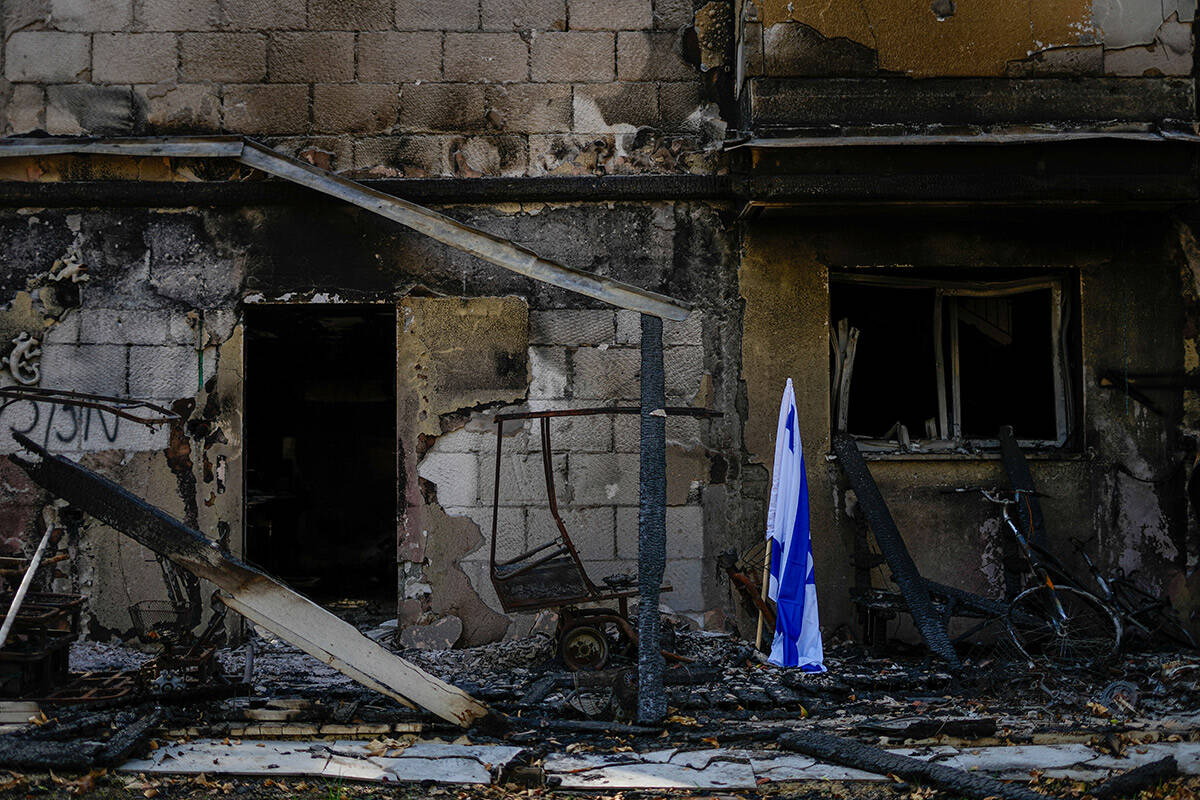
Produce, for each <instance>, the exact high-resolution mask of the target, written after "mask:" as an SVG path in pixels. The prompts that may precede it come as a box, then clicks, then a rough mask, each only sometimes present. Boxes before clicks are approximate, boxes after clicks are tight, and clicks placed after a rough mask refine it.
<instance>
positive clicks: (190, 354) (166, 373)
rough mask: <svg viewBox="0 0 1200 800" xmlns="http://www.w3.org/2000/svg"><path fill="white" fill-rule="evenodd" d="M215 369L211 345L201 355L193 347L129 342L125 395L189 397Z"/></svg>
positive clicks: (213, 373)
mask: <svg viewBox="0 0 1200 800" xmlns="http://www.w3.org/2000/svg"><path fill="white" fill-rule="evenodd" d="M88 346H89V345H80V347H88ZM90 346H93V347H102V346H103V345H90ZM201 361H203V364H202V363H201ZM201 368H203V374H201ZM216 371H217V351H216V348H213V347H209V348H206V349H205V350H204V351H203V354H201V353H200V352H198V351H197V350H196V349H195V348H192V347H185V346H181V345H175V346H169V345H163V346H150V345H136V344H135V345H131V346H130V348H129V396H130V397H138V398H158V399H165V398H178V397H191V396H193V395H194V394H196V392H197V391H199V390H200V388H201V387H202V385H203V382H204V381H207V380H208V379H209V378H211V377H212V376H213V375H215V374H216Z"/></svg>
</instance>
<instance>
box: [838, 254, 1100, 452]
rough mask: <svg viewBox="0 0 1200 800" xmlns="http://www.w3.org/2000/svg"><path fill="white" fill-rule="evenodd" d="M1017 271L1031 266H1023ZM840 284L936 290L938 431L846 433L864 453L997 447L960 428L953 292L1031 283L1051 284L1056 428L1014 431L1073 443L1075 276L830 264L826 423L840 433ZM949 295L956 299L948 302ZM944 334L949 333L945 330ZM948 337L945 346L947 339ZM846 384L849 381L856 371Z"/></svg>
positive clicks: (1058, 445)
mask: <svg viewBox="0 0 1200 800" xmlns="http://www.w3.org/2000/svg"><path fill="white" fill-rule="evenodd" d="M1021 271H1022V272H1030V271H1031V270H1028V269H1022V270H1021ZM837 284H843V285H858V286H864V285H865V286H877V287H893V288H896V289H902V290H904V289H907V290H926V291H932V292H933V294H934V303H933V308H932V309H931V311H932V316H933V340H934V353H933V356H932V357H933V359H934V366H935V376H936V377H935V381H936V383H937V386H936V389H937V401H938V402H937V416H936V417H935V424H936V425H937V428H938V430H937V433H938V437H937V438H933V439H931V438H928V437H920V438H917V437H913V438H911V439H910V440H908V441H901V440H900V438H899V437H898V436H897V438H895V439H883V438H879V437H870V436H866V435H863V434H855V433H851V435H852V436H854V437H855V438H856V440H858V442H859V448H860V449H861V450H863V452H864V453H875V454H879V455H887V454H901V455H905V456H932V457H937V456H946V455H952V454H955V453H962V452H963V451H964V450H965V451H967V452H974V453H979V452H996V451H998V450H999V448H1000V442H999V439H997V438H995V437H994V436H991V437H988V436H964V435H963V433H962V427H963V416H962V385H961V378H962V371H961V364H960V361H959V357H960V353H959V350H958V336H959V330H960V328H959V326H960V325H961V324H962V323H961V322H960V321H959V319H958V303H957V302H956V300H957V298H960V297H1011V296H1013V295H1018V294H1025V293H1029V292H1036V291H1048V292H1049V301H1048V302H1049V305H1050V309H1049V311H1050V319H1049V324H1050V338H1051V341H1050V362H1051V363H1050V367H1051V372H1052V379H1051V383H1052V388H1053V391H1054V410H1053V413H1054V427H1055V436H1054V437H1053V438H1050V439H1046V438H1040V439H1039V438H1028V437H1024V438H1022V437H1020V431H1016V433H1017V435H1018V439H1017V442H1018V444H1019V445H1020V446H1021V447H1023V448H1027V449H1032V450H1042V451H1059V452H1064V451H1067V450H1069V449H1070V448H1071V447H1072V443H1073V441H1074V440H1075V438H1076V431H1077V430H1078V411H1079V407H1080V402H1079V399H1080V398H1079V390H1078V385H1079V379H1080V378H1079V376H1077V375H1076V374H1075V372H1076V371H1078V366H1077V365H1078V364H1079V358H1078V351H1079V331H1078V325H1079V322H1078V314H1077V313H1076V311H1075V309H1076V308H1077V307H1078V296H1079V284H1078V276H1077V275H1072V274H1068V273H1064V272H1061V271H1050V270H1044V271H1038V272H1037V273H1036V274H1035V275H1030V276H1029V277H1021V278H1000V277H997V278H995V279H957V278H944V277H941V276H940V275H931V274H922V273H921V272H919V271H916V270H913V271H912V272H908V271H907V270H906V271H905V274H897V271H896V270H895V269H891V270H871V271H867V270H861V269H858V270H855V269H844V270H830V272H829V287H830V300H831V302H830V314H829V325H830V331H829V336H830V349H831V351H832V358H831V368H830V378H831V386H830V400H831V403H830V430H831V431H832V432H833V433H837V432H839V431H840V430H849V429H850V428H851V424H850V418H849V416H848V415H847V417H846V424H845V428H842V427H841V426H840V425H839V413H838V411H839V409H838V404H839V403H838V401H839V395H838V389H839V387H838V386H837V385H836V384H835V382H834V379H835V377H836V376H837V374H838V372H839V371H840V367H837V368H835V367H834V366H833V365H832V361H833V360H835V359H837V358H838V351H839V343H838V341H837V335H838V334H837V326H838V320H836V319H834V318H833V307H832V293H833V291H834V287H835V286H836V285H837ZM948 299H951V300H955V302H949V303H948V302H946V301H947V300H948ZM945 334H948V335H945ZM947 339H949V352H947V346H946V344H945V342H946V340H947ZM850 386H851V387H852V386H853V373H852V374H851V379H850Z"/></svg>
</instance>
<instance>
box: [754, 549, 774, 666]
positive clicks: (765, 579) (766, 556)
mask: <svg viewBox="0 0 1200 800" xmlns="http://www.w3.org/2000/svg"><path fill="white" fill-rule="evenodd" d="M770 585H771V540H770V539H768V540H767V546H766V550H765V552H764V553H763V576H762V601H763V603H766V602H767V589H768V588H769V587H770ZM762 640H763V610H762V609H761V608H760V609H759V610H758V632H757V633H755V634H754V649H755V650H762Z"/></svg>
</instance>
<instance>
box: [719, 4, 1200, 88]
mask: <svg viewBox="0 0 1200 800" xmlns="http://www.w3.org/2000/svg"><path fill="white" fill-rule="evenodd" d="M1195 11H1196V3H1195V0H1171V2H1165V3H1164V2H1160V0H1133V1H1132V2H1128V1H1126V2H1121V1H1120V0H1062V1H1061V2H1054V3H1031V4H1023V3H1012V2H1006V0H990V1H989V2H956V1H955V0H932V2H930V0H903V1H902V2H901V1H899V0H865V2H851V1H850V0H845V1H843V2H832V3H810V2H792V0H756V1H751V2H746V3H745V4H743V14H742V20H743V29H742V31H743V33H742V35H743V41H744V44H743V47H744V52H745V54H746V58H747V62H746V69H747V73H746V74H748V75H750V76H756V75H768V76H793V75H803V76H870V75H875V74H895V75H908V76H911V77H915V78H924V77H948V76H976V77H986V76H995V77H1001V76H1009V77H1036V76H1039V75H1053V74H1071V75H1113V76H1134V77H1139V76H1148V77H1161V76H1187V75H1190V74H1191V69H1192V35H1191V25H1192V23H1193V21H1194V18H1195Z"/></svg>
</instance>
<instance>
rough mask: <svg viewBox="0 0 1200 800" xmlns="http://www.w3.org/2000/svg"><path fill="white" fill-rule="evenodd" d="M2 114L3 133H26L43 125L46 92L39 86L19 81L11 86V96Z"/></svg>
mask: <svg viewBox="0 0 1200 800" xmlns="http://www.w3.org/2000/svg"><path fill="white" fill-rule="evenodd" d="M3 114H4V116H5V120H6V121H5V129H4V132H5V134H17V133H28V132H29V131H32V130H36V129H38V128H41V127H44V125H45V123H44V122H43V119H44V117H45V114H46V93H45V92H44V91H43V90H42V87H41V86H36V85H33V84H23V83H19V84H17V85H15V86H13V91H12V98H11V99H10V100H9V103H8V106H7V107H6V108H5V109H4V110H3Z"/></svg>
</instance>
